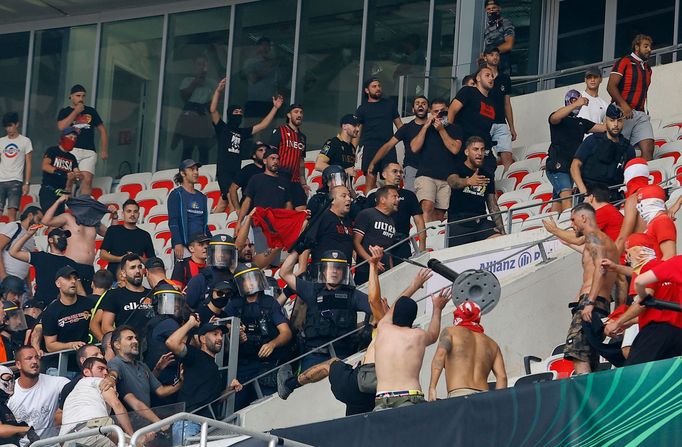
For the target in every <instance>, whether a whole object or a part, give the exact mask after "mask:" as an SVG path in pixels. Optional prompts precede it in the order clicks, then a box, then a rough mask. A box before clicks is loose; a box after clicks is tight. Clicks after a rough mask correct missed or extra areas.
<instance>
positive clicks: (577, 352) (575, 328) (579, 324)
mask: <svg viewBox="0 0 682 447" xmlns="http://www.w3.org/2000/svg"><path fill="white" fill-rule="evenodd" d="M587 302H588V295H587V294H586V293H585V294H583V295H582V296H581V297H580V301H579V302H578V308H577V309H576V312H575V313H574V314H573V319H572V320H571V325H570V327H569V328H568V336H567V337H566V346H565V347H564V358H566V359H568V360H577V361H580V362H589V361H590V360H594V357H595V356H596V355H597V354H596V352H595V351H594V349H593V348H592V346H590V344H589V343H588V342H587V338H586V337H585V334H584V333H583V317H582V314H581V311H582V308H583V306H584V305H585V303H587ZM609 307H610V306H609V303H608V301H606V300H605V299H604V298H602V297H597V299H596V301H595V302H594V308H600V309H602V310H604V311H606V313H607V314H608V313H609V312H610V308H609Z"/></svg>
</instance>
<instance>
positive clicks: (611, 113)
mask: <svg viewBox="0 0 682 447" xmlns="http://www.w3.org/2000/svg"><path fill="white" fill-rule="evenodd" d="M606 116H607V117H609V118H611V119H612V120H619V119H621V118H623V111H622V110H621V108H620V107H618V106H617V105H616V104H614V103H611V104H609V106H608V107H607V108H606Z"/></svg>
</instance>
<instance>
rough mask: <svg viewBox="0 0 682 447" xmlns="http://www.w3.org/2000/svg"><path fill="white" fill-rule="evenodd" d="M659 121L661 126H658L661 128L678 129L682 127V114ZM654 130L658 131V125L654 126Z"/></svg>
mask: <svg viewBox="0 0 682 447" xmlns="http://www.w3.org/2000/svg"><path fill="white" fill-rule="evenodd" d="M653 121H654V120H651V126H652V127H653ZM658 121H659V126H658V128H660V129H668V128H672V127H674V128H677V129H682V116H677V117H670V118H668V119H667V120H665V121H661V120H658ZM654 132H656V127H654Z"/></svg>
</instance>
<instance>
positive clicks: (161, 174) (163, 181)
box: [149, 169, 178, 192]
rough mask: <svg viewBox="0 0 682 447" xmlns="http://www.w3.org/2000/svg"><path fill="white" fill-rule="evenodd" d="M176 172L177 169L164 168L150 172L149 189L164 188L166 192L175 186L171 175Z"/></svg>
mask: <svg viewBox="0 0 682 447" xmlns="http://www.w3.org/2000/svg"><path fill="white" fill-rule="evenodd" d="M177 173H178V170H177V169H164V170H163V171H157V172H155V173H153V174H152V179H151V181H150V183H149V187H150V188H151V189H166V190H167V191H168V192H170V191H172V190H173V189H174V188H175V182H174V181H173V176H175V174H177Z"/></svg>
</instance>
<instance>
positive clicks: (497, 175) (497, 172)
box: [495, 165, 504, 181]
mask: <svg viewBox="0 0 682 447" xmlns="http://www.w3.org/2000/svg"><path fill="white" fill-rule="evenodd" d="M502 174H504V165H497V167H496V168H495V181H498V180H502Z"/></svg>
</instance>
